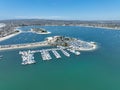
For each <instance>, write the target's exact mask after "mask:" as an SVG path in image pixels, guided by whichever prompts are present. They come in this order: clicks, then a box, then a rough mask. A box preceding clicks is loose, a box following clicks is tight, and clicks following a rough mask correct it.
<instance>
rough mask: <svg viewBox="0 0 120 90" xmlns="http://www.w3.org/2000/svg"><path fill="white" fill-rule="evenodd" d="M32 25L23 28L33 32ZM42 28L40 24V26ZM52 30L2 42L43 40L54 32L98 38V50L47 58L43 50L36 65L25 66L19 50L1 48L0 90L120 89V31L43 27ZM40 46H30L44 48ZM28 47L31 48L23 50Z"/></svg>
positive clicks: (38, 54)
mask: <svg viewBox="0 0 120 90" xmlns="http://www.w3.org/2000/svg"><path fill="white" fill-rule="evenodd" d="M31 27H32V26H30V27H22V28H21V30H23V31H29V30H30V28H31ZM36 27H40V26H36ZM42 28H45V29H47V30H48V31H50V32H52V33H51V34H48V35H39V34H33V33H26V32H23V33H22V34H19V35H18V36H15V37H12V38H11V39H8V40H5V41H3V42H0V44H2V45H4V44H18V43H29V42H39V41H43V40H44V38H46V37H48V36H54V35H62V36H70V37H75V38H79V39H82V40H85V41H95V42H97V44H98V49H97V50H95V51H88V52H81V55H80V56H75V55H74V54H71V57H69V58H67V57H66V56H64V55H63V54H62V53H60V54H61V56H62V58H61V59H56V58H55V57H54V55H53V54H52V53H50V54H51V56H52V58H53V59H52V60H50V61H43V60H42V58H41V56H40V53H36V54H35V60H36V62H37V63H36V64H34V65H27V66H22V65H21V56H20V55H19V54H18V52H19V51H20V49H19V50H9V51H0V54H2V55H3V59H0V90H120V31H114V30H106V29H97V28H85V27H73V26H64V27H63V26H43V27H42ZM43 48H51V47H38V48H29V49H31V50H32V49H33V50H35V49H43ZM21 50H28V49H21Z"/></svg>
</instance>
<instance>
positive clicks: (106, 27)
mask: <svg viewBox="0 0 120 90" xmlns="http://www.w3.org/2000/svg"><path fill="white" fill-rule="evenodd" d="M78 26H80V27H89V28H99V29H108V30H120V28H119V29H118V28H110V27H94V26H85V25H78Z"/></svg>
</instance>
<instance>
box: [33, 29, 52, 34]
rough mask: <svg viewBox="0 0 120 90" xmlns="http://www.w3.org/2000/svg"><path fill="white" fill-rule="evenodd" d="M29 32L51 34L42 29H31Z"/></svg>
mask: <svg viewBox="0 0 120 90" xmlns="http://www.w3.org/2000/svg"><path fill="white" fill-rule="evenodd" d="M31 32H33V33H37V34H50V33H51V32H48V31H47V30H45V29H43V28H32V29H31Z"/></svg>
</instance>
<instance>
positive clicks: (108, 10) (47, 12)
mask: <svg viewBox="0 0 120 90" xmlns="http://www.w3.org/2000/svg"><path fill="white" fill-rule="evenodd" d="M119 9H120V0H0V20H4V19H60V20H120V10H119Z"/></svg>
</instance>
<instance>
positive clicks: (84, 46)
mask: <svg viewBox="0 0 120 90" xmlns="http://www.w3.org/2000/svg"><path fill="white" fill-rule="evenodd" d="M40 46H55V47H64V48H66V49H73V50H81V51H87V50H94V49H96V46H97V45H96V44H95V43H94V42H86V41H82V40H79V39H76V38H71V37H65V36H53V37H47V38H45V41H43V42H36V43H26V44H15V45H0V50H9V49H19V48H29V47H40Z"/></svg>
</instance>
